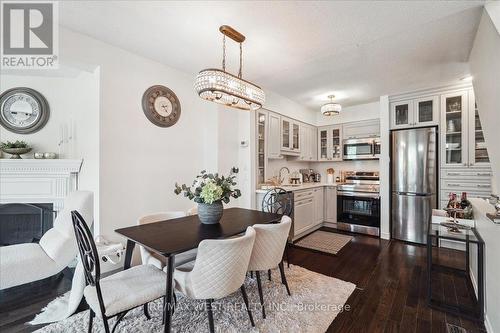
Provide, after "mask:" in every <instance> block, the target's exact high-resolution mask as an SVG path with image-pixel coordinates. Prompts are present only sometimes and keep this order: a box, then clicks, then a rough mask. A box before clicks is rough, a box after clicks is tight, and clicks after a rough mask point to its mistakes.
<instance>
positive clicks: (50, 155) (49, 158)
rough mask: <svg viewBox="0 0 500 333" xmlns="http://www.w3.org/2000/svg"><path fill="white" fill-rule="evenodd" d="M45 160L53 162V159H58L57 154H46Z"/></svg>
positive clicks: (44, 155)
mask: <svg viewBox="0 0 500 333" xmlns="http://www.w3.org/2000/svg"><path fill="white" fill-rule="evenodd" d="M43 158H45V159H48V160H53V159H55V158H57V154H56V153H44V154H43Z"/></svg>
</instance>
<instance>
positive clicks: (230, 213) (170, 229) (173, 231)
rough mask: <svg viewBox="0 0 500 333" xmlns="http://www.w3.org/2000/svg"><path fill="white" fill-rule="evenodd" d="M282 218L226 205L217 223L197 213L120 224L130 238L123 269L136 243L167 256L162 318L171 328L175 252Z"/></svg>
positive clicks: (167, 330) (126, 266)
mask: <svg viewBox="0 0 500 333" xmlns="http://www.w3.org/2000/svg"><path fill="white" fill-rule="evenodd" d="M280 220H281V215H280V214H274V213H266V212H261V211H258V210H252V209H245V208H227V209H224V213H223V215H222V218H221V220H220V221H219V223H216V224H203V223H201V222H200V220H199V218H198V215H190V216H185V217H180V218H175V219H170V220H165V221H158V222H154V223H150V224H143V225H136V226H131V227H126V228H120V229H116V230H115V232H117V233H118V234H120V235H122V236H123V237H125V238H126V239H127V246H126V250H125V258H124V267H123V268H124V269H128V268H130V264H131V260H132V253H133V251H134V247H135V245H136V244H138V245H140V246H144V247H145V248H146V249H148V250H149V251H151V252H154V253H156V254H158V255H160V256H162V257H164V258H165V263H166V268H167V274H166V281H165V285H166V289H165V296H166V302H165V308H164V310H163V321H164V332H170V329H171V326H172V313H173V305H174V304H173V294H174V289H173V288H174V285H173V280H174V271H175V255H176V254H179V253H182V252H186V251H189V250H191V249H195V248H197V247H198V245H199V244H200V242H201V241H203V240H205V239H223V238H229V237H232V236H235V235H238V234H241V233H243V232H245V230H246V229H247V227H249V226H252V225H254V224H269V223H278V222H279V221H280Z"/></svg>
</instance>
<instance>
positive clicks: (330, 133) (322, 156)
mask: <svg viewBox="0 0 500 333" xmlns="http://www.w3.org/2000/svg"><path fill="white" fill-rule="evenodd" d="M318 160H319V161H342V126H341V125H334V126H325V127H320V128H319V129H318Z"/></svg>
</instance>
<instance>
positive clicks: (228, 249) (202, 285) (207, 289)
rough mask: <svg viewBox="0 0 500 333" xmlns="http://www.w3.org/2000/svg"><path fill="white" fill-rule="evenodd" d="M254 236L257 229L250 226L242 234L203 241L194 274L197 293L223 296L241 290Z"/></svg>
mask: <svg viewBox="0 0 500 333" xmlns="http://www.w3.org/2000/svg"><path fill="white" fill-rule="evenodd" d="M254 240H255V231H254V230H253V228H252V227H248V228H247V230H246V232H245V235H243V236H241V237H237V238H230V239H209V240H204V241H202V242H201V243H200V244H199V246H198V254H197V256H196V261H195V263H194V267H193V270H192V271H191V274H190V275H191V283H192V289H193V293H194V295H193V296H194V297H195V298H197V299H211V298H214V299H219V298H222V297H225V296H227V295H229V294H232V293H233V292H235V291H236V290H238V289H239V288H240V287H241V286H242V285H243V283H244V282H245V276H246V273H247V268H248V262H249V261H250V255H251V254H252V247H253V243H254Z"/></svg>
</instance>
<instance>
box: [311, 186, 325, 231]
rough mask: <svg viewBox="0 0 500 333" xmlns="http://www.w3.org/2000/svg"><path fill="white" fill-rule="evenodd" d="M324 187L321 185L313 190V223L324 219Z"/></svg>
mask: <svg viewBox="0 0 500 333" xmlns="http://www.w3.org/2000/svg"><path fill="white" fill-rule="evenodd" d="M324 197H325V196H324V189H323V187H319V188H315V189H314V190H313V202H314V222H313V224H314V225H318V224H321V223H323V220H324V207H325V198H324Z"/></svg>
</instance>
